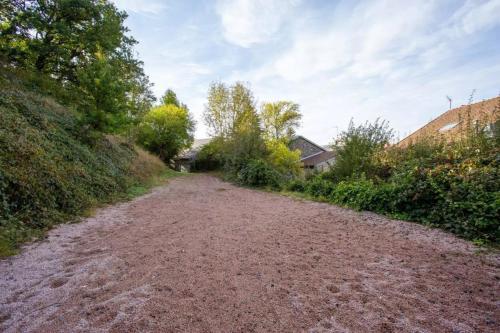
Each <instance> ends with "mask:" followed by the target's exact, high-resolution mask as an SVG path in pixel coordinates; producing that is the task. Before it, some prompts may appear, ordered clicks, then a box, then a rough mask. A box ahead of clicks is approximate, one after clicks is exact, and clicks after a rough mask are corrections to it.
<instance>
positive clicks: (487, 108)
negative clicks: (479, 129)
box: [397, 97, 500, 147]
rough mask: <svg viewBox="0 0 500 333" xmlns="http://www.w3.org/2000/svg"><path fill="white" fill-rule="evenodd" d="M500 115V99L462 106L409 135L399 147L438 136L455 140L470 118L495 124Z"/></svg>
mask: <svg viewBox="0 0 500 333" xmlns="http://www.w3.org/2000/svg"><path fill="white" fill-rule="evenodd" d="M499 113H500V97H496V98H491V99H488V100H485V101H482V102H479V103H474V104H470V105H462V106H460V107H458V108H455V109H451V110H448V111H446V112H445V113H443V114H441V115H440V116H438V117H437V118H435V119H433V120H432V121H430V122H429V123H428V124H426V125H424V126H423V127H421V128H419V129H418V130H416V131H415V132H413V133H412V134H410V135H408V136H407V137H406V138H404V139H403V140H401V141H400V142H399V143H398V144H397V145H398V146H400V147H406V146H408V145H409V144H411V143H412V142H415V141H418V140H420V139H422V138H432V137H436V136H440V137H444V138H445V139H446V140H453V139H454V138H456V137H457V136H458V135H460V134H461V133H463V131H464V129H465V128H466V126H463V125H464V123H463V122H464V121H466V119H467V118H468V117H469V116H470V121H472V122H474V121H478V120H480V121H485V122H487V123H494V122H495V121H497V120H498V117H499Z"/></svg>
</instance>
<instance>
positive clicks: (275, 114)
mask: <svg viewBox="0 0 500 333" xmlns="http://www.w3.org/2000/svg"><path fill="white" fill-rule="evenodd" d="M260 117H261V119H262V123H263V126H264V132H265V134H266V136H267V137H268V138H269V139H275V140H289V139H290V138H291V137H292V136H293V135H294V134H295V130H296V129H297V128H298V127H299V126H300V119H301V118H302V114H301V113H300V110H299V105H298V104H296V103H293V102H289V101H279V102H273V103H264V104H263V105H262V109H261V112H260Z"/></svg>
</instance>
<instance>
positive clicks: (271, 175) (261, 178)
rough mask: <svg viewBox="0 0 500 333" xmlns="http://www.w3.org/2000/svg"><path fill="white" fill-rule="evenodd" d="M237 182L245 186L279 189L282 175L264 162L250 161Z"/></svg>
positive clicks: (239, 174) (241, 171) (240, 173)
mask: <svg viewBox="0 0 500 333" xmlns="http://www.w3.org/2000/svg"><path fill="white" fill-rule="evenodd" d="M237 180H238V181H239V182H240V183H241V184H244V185H249V186H257V187H265V186H270V187H273V188H279V187H280V185H281V183H282V176H281V174H280V173H279V172H278V171H276V170H275V169H274V168H272V167H271V166H270V165H269V164H267V163H266V162H265V161H263V160H250V161H249V162H248V164H247V165H245V166H244V167H243V168H241V170H240V171H239V172H238V175H237Z"/></svg>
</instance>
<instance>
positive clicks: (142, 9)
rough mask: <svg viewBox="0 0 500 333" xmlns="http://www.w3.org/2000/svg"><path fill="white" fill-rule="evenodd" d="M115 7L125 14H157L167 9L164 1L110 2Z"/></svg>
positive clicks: (118, 0)
mask: <svg viewBox="0 0 500 333" xmlns="http://www.w3.org/2000/svg"><path fill="white" fill-rule="evenodd" d="M112 1H113V2H114V3H115V5H116V6H117V7H118V8H119V9H121V10H125V11H127V12H129V13H130V12H134V13H145V14H158V13H159V12H161V11H163V10H164V9H165V8H167V5H166V3H165V1H162V0H148V1H142V0H112Z"/></svg>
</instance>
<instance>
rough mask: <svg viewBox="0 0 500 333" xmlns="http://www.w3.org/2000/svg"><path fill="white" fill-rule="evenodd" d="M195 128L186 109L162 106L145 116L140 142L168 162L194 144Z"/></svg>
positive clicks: (141, 127)
mask: <svg viewBox="0 0 500 333" xmlns="http://www.w3.org/2000/svg"><path fill="white" fill-rule="evenodd" d="M194 126H195V123H194V121H193V119H192V118H191V116H190V115H189V112H188V111H187V110H186V109H184V108H180V107H177V106H175V105H173V104H169V105H161V106H158V107H155V108H153V109H151V111H149V112H148V113H147V114H146V115H145V116H144V119H143V120H142V122H141V123H140V124H139V134H138V141H139V142H140V143H141V144H142V145H143V146H144V147H146V148H147V149H148V150H150V151H152V152H154V153H156V154H157V155H158V156H159V157H160V158H161V159H162V160H163V161H165V162H168V161H170V160H171V159H172V158H173V157H175V156H176V155H177V154H178V153H179V152H180V151H181V150H182V149H184V148H187V147H189V146H190V145H191V144H192V143H193V132H194Z"/></svg>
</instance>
